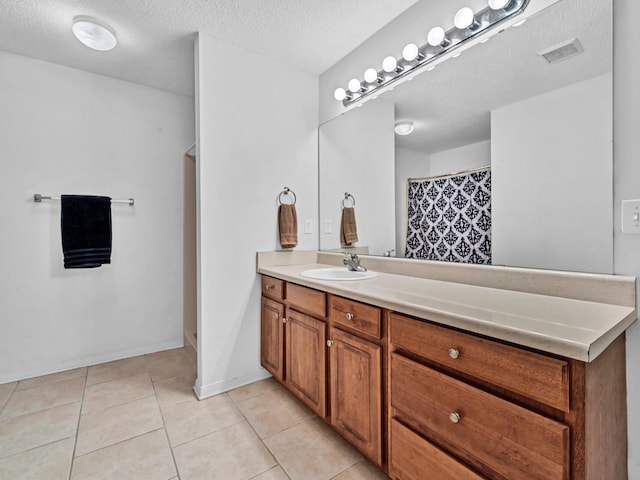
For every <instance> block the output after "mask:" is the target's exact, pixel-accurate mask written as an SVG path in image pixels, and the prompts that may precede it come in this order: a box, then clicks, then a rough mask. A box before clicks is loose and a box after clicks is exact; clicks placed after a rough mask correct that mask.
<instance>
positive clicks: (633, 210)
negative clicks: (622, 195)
mask: <svg viewBox="0 0 640 480" xmlns="http://www.w3.org/2000/svg"><path fill="white" fill-rule="evenodd" d="M622 233H629V234H634V233H635V234H640V200H623V201H622Z"/></svg>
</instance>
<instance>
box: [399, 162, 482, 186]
mask: <svg viewBox="0 0 640 480" xmlns="http://www.w3.org/2000/svg"><path fill="white" fill-rule="evenodd" d="M489 168H491V165H485V166H483V167H476V168H470V169H469V170H463V171H461V172H455V173H445V174H443V175H435V176H433V177H421V178H407V182H424V181H426V180H435V179H437V178H445V177H455V176H457V175H465V174H467V173H473V172H480V171H482V170H487V169H489Z"/></svg>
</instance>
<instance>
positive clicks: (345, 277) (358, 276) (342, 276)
mask: <svg viewBox="0 0 640 480" xmlns="http://www.w3.org/2000/svg"><path fill="white" fill-rule="evenodd" d="M377 275H378V274H377V273H376V272H370V271H366V272H352V271H351V270H347V269H346V268H312V269H311V270H303V271H302V272H300V276H301V277H305V278H313V279H314V280H338V281H349V280H366V279H367V278H373V277H376V276H377Z"/></svg>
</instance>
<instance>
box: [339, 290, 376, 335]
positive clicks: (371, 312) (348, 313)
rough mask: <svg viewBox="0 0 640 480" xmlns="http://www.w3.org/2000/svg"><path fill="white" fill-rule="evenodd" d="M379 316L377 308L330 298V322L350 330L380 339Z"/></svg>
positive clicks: (344, 299) (343, 299)
mask: <svg viewBox="0 0 640 480" xmlns="http://www.w3.org/2000/svg"><path fill="white" fill-rule="evenodd" d="M380 316H381V312H380V309H379V308H377V307H372V306H371V305H365V304H364V303H360V302H356V301H353V300H347V299H346V298H341V297H331V310H330V312H329V317H330V318H331V321H333V322H334V323H338V324H340V325H343V326H345V327H348V328H349V329H351V330H355V331H357V332H361V333H364V334H366V335H370V336H372V337H375V338H380V333H381V328H380Z"/></svg>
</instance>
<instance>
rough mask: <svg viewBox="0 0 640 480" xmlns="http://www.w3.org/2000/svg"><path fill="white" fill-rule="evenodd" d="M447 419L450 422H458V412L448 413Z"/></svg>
mask: <svg viewBox="0 0 640 480" xmlns="http://www.w3.org/2000/svg"><path fill="white" fill-rule="evenodd" d="M449 420H451V423H458V422H459V421H460V414H459V413H458V412H452V413H450V414H449Z"/></svg>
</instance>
